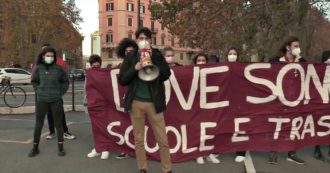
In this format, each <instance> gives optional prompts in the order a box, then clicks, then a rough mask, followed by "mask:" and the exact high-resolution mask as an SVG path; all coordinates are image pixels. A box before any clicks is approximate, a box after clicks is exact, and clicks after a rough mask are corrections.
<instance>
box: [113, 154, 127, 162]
mask: <svg viewBox="0 0 330 173" xmlns="http://www.w3.org/2000/svg"><path fill="white" fill-rule="evenodd" d="M127 157H128V155H127V154H126V153H120V154H119V155H118V156H117V157H116V159H118V160H122V159H126V158H127Z"/></svg>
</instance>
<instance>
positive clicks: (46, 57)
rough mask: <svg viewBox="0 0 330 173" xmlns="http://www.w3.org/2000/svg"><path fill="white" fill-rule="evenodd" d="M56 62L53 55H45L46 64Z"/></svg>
mask: <svg viewBox="0 0 330 173" xmlns="http://www.w3.org/2000/svg"><path fill="white" fill-rule="evenodd" d="M53 62H54V57H53V56H45V63H46V64H51V63H53Z"/></svg>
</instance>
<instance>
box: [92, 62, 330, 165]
mask: <svg viewBox="0 0 330 173" xmlns="http://www.w3.org/2000/svg"><path fill="white" fill-rule="evenodd" d="M118 74H119V69H113V70H110V69H101V70H88V71H87V83H86V88H87V100H88V110H89V115H90V118H91V122H92V129H93V136H94V144H95V148H96V150H97V151H103V150H109V151H118V152H125V153H128V154H130V155H134V137H133V133H132V130H133V129H132V126H131V122H130V117H129V115H128V114H127V113H125V112H124V111H123V110H124V109H123V103H124V100H123V97H124V94H125V92H126V88H125V87H122V86H120V85H119V83H118ZM164 85H165V90H166V101H167V109H166V111H165V114H164V116H165V120H166V130H167V135H168V139H169V144H170V148H171V149H170V152H171V154H172V155H171V156H172V160H173V162H181V161H185V160H190V159H193V158H196V157H198V156H203V155H207V154H210V153H224V152H235V151H244V150H249V151H289V150H296V149H300V148H303V147H308V146H314V145H316V144H330V104H329V92H330V66H326V65H325V64H307V63H306V64H297V63H292V64H269V63H222V64H208V65H202V66H183V67H174V68H173V69H172V75H171V77H170V79H169V80H168V81H166V82H165V83H164ZM146 134H147V135H146V141H147V143H146V150H147V152H148V157H149V158H150V159H155V160H159V152H158V149H159V147H158V146H157V145H156V142H155V140H154V137H153V133H152V130H151V129H150V127H149V125H148V124H146Z"/></svg>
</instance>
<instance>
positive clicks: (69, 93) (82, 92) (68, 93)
mask: <svg viewBox="0 0 330 173" xmlns="http://www.w3.org/2000/svg"><path fill="white" fill-rule="evenodd" d="M72 93H73V92H72V91H68V92H66V93H65V94H64V95H72ZM74 93H75V94H84V91H83V90H78V91H75V92H74ZM25 94H26V95H27V96H34V95H35V92H26V93H25Z"/></svg>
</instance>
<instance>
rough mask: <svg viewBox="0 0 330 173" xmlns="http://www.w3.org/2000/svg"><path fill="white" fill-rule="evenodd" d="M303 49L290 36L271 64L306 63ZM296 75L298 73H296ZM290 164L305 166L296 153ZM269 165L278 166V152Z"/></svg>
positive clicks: (289, 155)
mask: <svg viewBox="0 0 330 173" xmlns="http://www.w3.org/2000/svg"><path fill="white" fill-rule="evenodd" d="M300 54H301V49H300V43H299V39H298V38H297V37H294V36H290V37H288V38H287V39H286V41H285V42H284V43H283V44H282V46H281V47H280V50H279V55H278V56H276V57H273V58H272V59H270V61H269V62H270V63H276V62H281V63H293V62H306V60H305V59H304V58H303V57H301V55H300ZM295 75H298V73H297V72H296V71H295ZM286 160H288V161H290V162H294V163H297V164H305V161H304V160H302V159H300V158H299V157H298V156H297V155H296V152H295V151H289V152H288V157H287V159H286ZM268 163H270V164H277V152H271V153H270V156H269V160H268Z"/></svg>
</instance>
